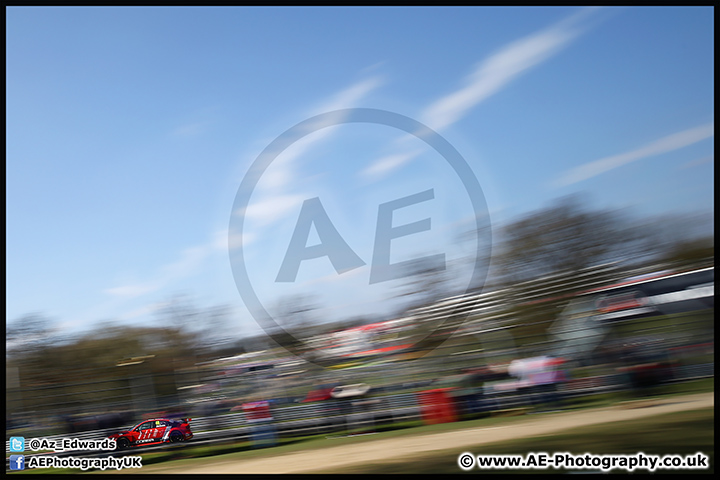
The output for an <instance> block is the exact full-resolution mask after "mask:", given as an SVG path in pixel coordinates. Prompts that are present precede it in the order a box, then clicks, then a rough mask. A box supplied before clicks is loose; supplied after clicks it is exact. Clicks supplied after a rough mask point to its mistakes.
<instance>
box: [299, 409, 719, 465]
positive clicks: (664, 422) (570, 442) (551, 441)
mask: <svg viewBox="0 0 720 480" xmlns="http://www.w3.org/2000/svg"><path fill="white" fill-rule="evenodd" d="M714 419H715V411H714V409H712V408H707V409H700V410H691V411H686V412H679V413H672V414H665V415H658V416H654V417H648V418H643V419H638V420H633V421H628V422H613V423H607V424H603V425H596V426H592V427H583V428H577V429H572V430H568V431H567V432H564V433H562V434H556V435H543V436H538V437H528V438H523V439H518V440H512V441H506V442H501V443H496V444H493V445H479V446H477V447H475V448H472V447H471V448H463V449H462V451H460V450H458V449H453V450H447V451H444V452H439V453H433V454H431V455H424V456H423V457H422V458H420V459H418V458H413V459H405V460H397V461H392V462H383V463H376V464H365V465H357V466H350V467H343V468H342V470H341V471H338V470H322V469H319V470H318V471H317V472H313V473H353V474H365V475H373V474H410V475H413V474H428V473H432V474H450V473H470V474H474V475H478V474H481V473H482V474H487V473H506V474H517V473H546V474H547V473H551V474H559V473H570V472H578V473H583V472H584V473H590V472H591V470H579V469H576V470H565V469H560V470H555V469H542V470H533V469H530V470H519V469H515V470H511V469H506V470H480V469H478V468H474V469H471V470H469V471H467V472H465V471H463V470H461V469H460V468H459V467H458V464H457V459H458V456H459V455H460V454H461V453H463V452H470V453H472V454H475V455H478V454H482V455H501V454H504V455H517V454H520V455H524V454H527V453H530V452H534V453H539V452H546V453H548V454H553V453H556V452H569V453H571V454H574V455H582V454H585V453H592V454H595V455H602V454H620V453H624V454H635V453H638V452H643V453H645V454H653V455H667V454H680V455H693V454H695V453H697V452H702V453H704V454H705V455H707V456H708V457H709V467H710V468H708V469H707V470H705V469H703V470H656V472H658V473H680V474H682V475H685V474H688V473H703V474H708V473H713V472H714V465H715V459H714V451H715V438H714ZM610 473H625V471H624V470H611V471H610ZM634 473H649V471H648V470H639V469H638V470H635V471H634Z"/></svg>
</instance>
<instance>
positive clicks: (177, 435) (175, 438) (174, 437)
mask: <svg viewBox="0 0 720 480" xmlns="http://www.w3.org/2000/svg"><path fill="white" fill-rule="evenodd" d="M170 441H171V442H172V443H178V442H182V441H183V436H182V434H180V433H178V432H173V433H171V434H170Z"/></svg>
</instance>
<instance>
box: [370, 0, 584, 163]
mask: <svg viewBox="0 0 720 480" xmlns="http://www.w3.org/2000/svg"><path fill="white" fill-rule="evenodd" d="M594 11H595V9H594V8H588V9H583V10H581V11H580V12H578V13H576V14H573V15H571V16H570V17H567V18H565V19H563V20H561V21H560V22H558V23H556V24H554V25H552V26H550V27H548V28H546V29H545V30H542V31H540V32H538V33H535V34H532V35H530V36H527V37H525V38H522V39H520V40H517V41H515V42H513V43H511V44H509V45H506V46H505V47H503V48H501V49H500V50H499V51H497V52H496V53H495V54H493V55H491V56H490V57H488V58H487V59H485V60H484V61H482V62H481V63H480V64H479V65H478V66H477V68H476V69H475V70H474V71H473V72H472V73H470V74H469V75H468V76H467V77H465V81H464V83H465V85H464V86H463V87H461V88H459V89H458V90H456V91H454V92H452V93H450V94H448V95H445V96H444V97H442V98H440V99H439V100H437V101H435V102H434V103H432V104H431V105H430V106H429V107H427V108H426V109H425V110H424V111H423V112H422V114H421V116H420V117H421V121H422V122H423V123H424V124H425V125H427V126H428V127H430V128H432V129H433V130H436V131H437V130H442V129H443V128H447V127H449V126H450V125H452V124H454V123H455V122H457V121H458V120H460V119H461V118H462V117H463V116H464V115H466V114H467V112H468V111H469V110H470V109H472V108H473V107H475V106H477V105H478V104H479V103H481V102H482V101H483V100H485V99H487V98H488V97H490V96H492V95H493V94H495V93H497V92H498V91H500V90H501V89H502V88H504V87H505V86H506V85H508V84H509V83H510V82H511V81H513V80H514V79H516V78H517V77H519V76H520V75H521V74H523V73H525V72H526V71H528V70H529V69H531V68H532V67H535V66H538V65H540V64H541V63H543V62H544V61H546V60H548V59H550V58H551V57H552V56H553V55H555V54H557V53H558V52H559V51H560V50H562V49H563V48H564V47H566V46H567V45H569V44H570V43H571V42H572V40H574V39H575V38H576V37H578V36H579V35H580V34H581V33H583V31H584V28H580V26H579V24H580V22H581V21H582V20H584V19H585V18H586V17H587V16H588V15H591V14H592V13H593V12H594ZM421 133H422V132H417V134H421ZM409 138H411V137H409V136H405V137H403V139H402V141H400V142H398V145H399V147H398V148H402V147H401V146H402V145H404V143H403V142H406V141H407V140H408V139H409ZM418 154H419V152H413V153H404V154H394V155H389V156H386V157H383V158H381V159H379V160H378V161H376V162H375V163H373V164H372V165H371V166H370V167H368V168H367V169H365V170H364V171H363V172H362V174H363V175H366V176H367V175H373V176H375V177H378V176H380V175H383V174H387V173H389V172H391V171H392V170H394V169H396V168H398V167H400V166H402V165H405V164H407V163H409V162H410V161H412V159H413V158H415V157H416V156H417V155H418Z"/></svg>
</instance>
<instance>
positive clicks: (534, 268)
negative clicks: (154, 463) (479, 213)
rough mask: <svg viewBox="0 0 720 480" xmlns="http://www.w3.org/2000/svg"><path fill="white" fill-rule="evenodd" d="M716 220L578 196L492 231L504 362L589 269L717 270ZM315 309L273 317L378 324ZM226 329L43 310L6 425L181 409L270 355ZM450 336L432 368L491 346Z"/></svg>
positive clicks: (543, 326) (412, 299)
mask: <svg viewBox="0 0 720 480" xmlns="http://www.w3.org/2000/svg"><path fill="white" fill-rule="evenodd" d="M712 221H713V220H712V218H711V219H708V218H707V217H703V216H699V215H675V216H668V215H665V216H662V217H655V218H646V219H642V220H640V219H637V218H634V217H633V216H632V215H630V213H629V212H627V211H618V210H608V209H592V208H589V207H588V206H587V204H586V203H585V202H583V200H582V199H581V198H579V197H566V198H563V199H560V200H558V201H557V202H555V203H554V204H552V205H550V206H549V207H545V208H541V209H539V210H538V211H536V212H533V213H531V214H529V215H526V216H523V217H522V218H520V219H518V220H515V221H513V222H510V223H509V224H507V225H505V226H503V227H501V228H499V229H497V231H498V233H499V235H497V239H498V240H497V241H498V244H497V246H496V247H495V252H497V253H496V256H495V258H493V269H494V270H495V274H494V275H493V276H492V277H491V278H490V286H489V288H486V291H488V290H492V289H493V288H495V289H501V288H503V289H505V290H506V291H507V294H506V297H505V301H504V305H503V307H502V308H503V309H504V311H505V313H504V315H505V320H503V322H504V323H503V325H504V326H505V327H508V328H510V329H511V330H508V332H510V333H507V334H502V335H501V334H500V333H493V334H492V335H494V336H498V335H501V336H502V338H503V340H502V343H503V349H505V348H506V349H508V351H507V355H513V354H516V353H517V351H516V350H515V349H516V348H519V347H523V346H526V345H532V344H535V343H542V342H545V341H546V340H547V339H548V338H547V328H548V326H549V325H550V324H551V323H552V322H553V321H554V320H555V319H556V318H557V317H558V315H559V313H560V312H561V311H562V309H563V308H564V307H565V305H566V304H567V301H568V298H569V296H570V295H572V294H573V293H575V292H577V291H578V289H581V288H585V287H584V286H586V285H587V283H583V282H580V281H577V282H576V281H573V279H574V278H576V277H579V276H580V275H581V273H582V272H583V271H585V270H584V269H587V268H588V267H594V266H597V265H600V264H608V263H610V264H612V265H615V267H614V269H611V270H608V272H607V273H603V275H604V276H603V277H602V278H601V280H602V281H605V282H607V283H610V282H612V281H616V280H617V279H618V277H616V276H614V275H620V274H621V273H624V272H627V271H628V269H630V268H639V269H642V268H646V269H648V270H650V269H654V270H655V271H656V270H658V269H674V270H689V269H692V268H697V267H705V266H711V265H714V237H713V233H712ZM413 268H414V269H415V270H416V275H415V276H413V277H412V278H411V279H410V281H409V282H408V283H407V285H406V288H405V290H403V291H402V292H399V295H400V296H404V297H405V298H406V299H407V300H408V303H410V304H411V305H412V306H415V307H418V306H421V305H423V304H424V305H429V304H431V303H432V301H435V300H437V299H438V298H439V297H440V296H445V295H450V294H452V293H453V292H448V291H447V279H446V278H445V275H446V272H444V271H442V270H439V269H437V268H434V267H433V266H432V265H425V264H422V263H419V264H417V265H413ZM598 275H599V274H598ZM598 278H600V277H598ZM537 292H541V293H539V294H538V293H537ZM455 293H458V292H455ZM313 302H314V299H312V298H290V299H281V300H279V302H278V305H277V311H276V312H274V315H277V318H278V319H279V322H280V323H281V324H282V325H283V327H286V328H287V329H288V330H289V331H290V332H291V333H296V332H298V331H301V332H303V334H304V336H310V335H313V334H317V333H320V331H321V330H325V331H331V330H333V329H340V328H347V327H348V326H357V325H359V324H362V323H370V322H373V321H378V320H381V319H368V318H355V317H352V316H350V317H348V318H345V319H334V322H330V321H329V320H332V319H323V320H324V323H323V326H322V328H318V326H317V325H315V324H314V323H313V321H312V320H314V314H313V310H314V309H316V307H317V306H316V305H315V304H314V303H313ZM350 315H352V312H351V313H350ZM382 320H384V319H382ZM441 320H447V321H446V322H445V324H444V325H443V328H444V329H445V330H446V331H447V332H448V333H452V332H453V331H454V330H455V329H456V328H457V327H458V326H460V325H461V324H462V323H463V322H464V321H465V316H464V315H455V316H453V315H450V316H448V317H447V318H446V319H441ZM669 321H670V320H669ZM672 321H673V322H674V321H675V319H672ZM232 322H233V319H232V311H231V309H230V308H229V307H227V306H224V305H217V306H210V307H197V306H196V305H194V304H193V302H192V301H191V300H190V299H189V298H188V297H183V296H177V297H175V298H172V299H171V300H170V301H169V302H168V303H167V306H166V307H165V308H163V309H162V310H160V311H159V312H158V314H157V321H156V322H153V324H151V325H145V326H140V327H137V326H128V325H122V324H120V323H117V322H106V323H105V324H101V325H99V326H98V327H97V328H95V329H94V330H93V331H91V332H89V333H87V334H85V335H83V336H80V337H68V336H63V335H62V334H60V333H59V332H58V331H57V327H56V325H55V321H54V320H53V319H52V318H51V317H49V316H47V315H45V314H43V313H29V314H27V315H24V316H22V317H20V318H17V319H9V320H8V322H7V329H6V349H7V351H6V363H7V371H6V373H7V378H8V383H7V387H8V390H11V391H12V393H10V394H8V402H7V409H6V416H9V415H10V413H11V411H13V410H16V411H17V410H18V409H19V410H21V411H23V412H33V411H53V410H57V409H58V408H60V407H61V408H62V409H64V410H65V411H66V412H79V411H83V410H88V409H90V408H92V407H93V406H97V407H98V408H101V409H105V410H108V409H112V408H121V407H122V406H128V405H130V404H132V403H133V399H134V398H136V397H138V396H145V395H154V396H156V397H158V398H160V399H168V401H170V400H173V399H174V400H177V398H178V389H179V388H181V387H183V386H187V385H190V384H192V383H193V382H194V381H195V382H196V381H197V379H198V376H197V365H198V364H202V363H203V362H207V361H210V360H213V359H216V358H221V357H226V356H231V355H238V354H241V353H245V352H249V351H253V350H259V349H265V348H267V347H268V346H274V342H270V341H268V340H267V339H264V338H244V339H243V338H241V337H240V335H238V334H237V333H236V332H237V329H236V327H235V326H234V325H233V323H232ZM668 325H669V326H668V328H672V326H673V325H674V324H673V325H671V324H670V323H668ZM435 326H436V325H431V324H430V323H422V322H419V323H418V327H417V328H418V331H417V332H414V333H415V334H416V335H419V336H421V337H424V336H426V335H430V334H431V333H432V334H438V335H442V334H443V333H444V332H437V331H435V330H434V328H435ZM631 327H632V326H631V325H629V326H628V328H631ZM423 329H424V330H423ZM433 332H434V333H433ZM275 333H277V336H278V338H279V339H280V340H283V342H284V343H286V344H287V345H294V346H295V348H296V349H297V350H298V351H302V350H303V348H306V345H304V344H303V342H302V341H299V340H298V339H297V338H296V337H295V336H293V335H292V334H291V333H286V332H284V331H279V330H278V331H277V332H275ZM281 335H286V336H287V337H288V338H280V336H281ZM492 335H491V336H492ZM505 337H509V338H511V339H510V340H507V339H506V338H505ZM451 338H452V340H451V341H450V342H449V343H447V344H445V345H444V346H442V347H441V348H438V349H437V350H436V351H435V352H433V355H431V360H432V359H437V358H440V357H443V356H444V357H445V358H449V360H442V362H443V363H446V362H447V363H448V365H449V366H452V368H454V366H455V365H458V368H459V366H460V365H461V364H462V362H463V361H467V360H474V359H475V358H476V356H474V355H464V353H465V352H466V351H468V350H477V349H482V348H479V347H483V343H485V344H488V345H489V344H495V345H497V342H498V340H497V339H494V340H491V339H490V336H487V335H480V336H477V335H474V334H473V335H472V336H464V337H458V338H454V337H451ZM493 338H494V337H493ZM486 340H487V341H486ZM415 353H418V354H422V353H425V352H421V351H419V352H415ZM452 354H457V355H456V356H454V357H453V356H452ZM450 357H452V358H450ZM466 359H467V360H466ZM433 361H434V360H433ZM149 379H152V380H151V381H150V380H149ZM93 382H95V384H94V385H89V384H91V383H93ZM98 382H104V383H103V384H102V385H99V384H98ZM151 389H152V390H151ZM8 418H9V417H8Z"/></svg>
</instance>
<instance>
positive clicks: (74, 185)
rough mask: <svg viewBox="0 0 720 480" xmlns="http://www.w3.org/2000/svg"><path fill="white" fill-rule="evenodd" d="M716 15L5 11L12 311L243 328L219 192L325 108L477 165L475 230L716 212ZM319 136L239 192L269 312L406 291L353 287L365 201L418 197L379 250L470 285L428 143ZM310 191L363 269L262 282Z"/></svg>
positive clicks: (443, 181) (458, 194) (452, 202)
mask: <svg viewBox="0 0 720 480" xmlns="http://www.w3.org/2000/svg"><path fill="white" fill-rule="evenodd" d="M713 14H714V10H713V9H712V8H711V7H688V8H679V7H674V8H614V7H613V8H594V9H581V8H565V7H553V8H549V7H539V8H527V7H512V8H499V7H493V8H67V7H65V8H38V7H35V8H18V7H13V8H8V9H6V18H7V20H6V29H7V34H6V39H7V47H6V57H7V60H6V69H7V74H6V83H7V87H6V105H7V106H6V123H7V127H6V136H7V144H6V158H7V160H6V173H7V185H6V188H7V193H6V199H7V208H6V213H7V220H6V226H7V236H6V239H7V250H6V255H7V270H6V279H7V287H6V295H7V307H6V318H7V321H8V322H10V321H12V320H14V319H16V318H18V317H20V316H22V315H24V314H27V313H32V312H40V313H43V314H45V315H47V316H49V317H51V318H53V319H54V320H55V322H56V325H57V326H58V328H59V329H60V331H62V332H73V331H80V330H82V329H87V328H91V327H92V326H93V325H95V324H97V322H99V321H115V322H120V323H126V324H141V323H147V322H149V321H152V319H153V318H155V317H154V316H155V314H156V313H155V312H157V310H158V309H159V308H162V306H163V305H165V304H166V303H167V302H168V301H169V300H170V299H171V298H172V297H173V296H174V295H177V294H186V295H189V296H190V297H191V298H192V301H193V302H194V303H195V304H196V305H197V306H199V307H206V306H211V305H216V304H227V305H230V306H231V307H232V309H233V315H234V317H233V318H234V323H233V325H234V326H236V328H237V331H235V332H232V334H233V335H234V334H237V335H246V334H255V333H258V332H260V330H259V327H258V326H257V324H256V323H255V321H254V320H253V319H252V317H251V315H250V313H249V312H248V309H247V308H246V306H245V304H244V302H243V300H242V299H241V298H240V295H239V294H238V291H237V288H236V285H235V282H234V279H233V270H232V268H231V263H230V258H229V255H228V225H229V224H230V222H231V218H233V215H237V214H238V212H236V211H234V202H235V195H236V193H237V191H238V187H239V185H240V182H241V181H242V179H243V177H244V176H245V174H246V173H247V172H248V171H249V169H250V166H251V165H252V164H253V162H254V161H255V159H256V158H257V157H258V155H260V153H261V152H262V151H263V149H264V148H265V147H267V146H268V145H269V144H270V143H271V142H272V141H273V140H274V139H275V138H276V137H278V136H279V135H281V134H282V133H283V132H285V131H286V130H288V129H290V128H291V127H293V126H294V125H296V124H298V123H300V122H302V121H304V120H306V119H307V118H309V117H311V116H313V115H318V114H321V113H324V112H328V111H332V110H337V109H344V108H355V107H357V108H374V109H381V110H387V111H390V112H395V113H398V114H401V115H404V116H407V117H410V118H412V119H414V120H416V121H418V122H422V123H424V124H425V125H427V126H429V127H430V128H432V129H434V130H435V131H436V132H437V133H438V134H440V135H442V137H443V138H445V139H446V140H447V141H448V142H450V144H452V145H453V146H454V148H456V149H457V151H458V152H460V154H461V155H462V156H463V157H464V159H465V161H466V162H467V164H468V165H469V166H470V168H471V169H472V171H473V172H474V174H475V176H476V177H477V179H478V181H479V183H480V185H481V187H482V191H483V193H484V198H485V200H486V203H487V211H488V212H489V219H490V222H491V223H492V225H493V226H497V225H501V224H502V223H503V222H506V221H509V220H511V219H513V218H515V217H516V216H517V215H520V214H523V213H526V212H529V211H532V210H535V209H538V208H541V207H543V206H546V205H548V204H549V202H551V201H552V200H554V199H557V198H559V197H562V196H564V195H568V194H573V193H582V194H583V195H585V196H586V197H587V198H588V199H590V201H591V203H592V206H594V207H597V208H628V209H629V211H631V212H633V213H634V214H637V215H640V216H643V215H655V214H661V213H683V212H694V211H703V212H713V208H714V207H713V194H714V182H713V171H714V153H713V152H714V150H713V143H714V111H713V105H714V95H713V91H714V73H713V71H714V61H713V59H714V50H713V48H714V47H713V45H714V21H713ZM322 127H323V128H321V129H318V131H316V132H314V133H312V134H310V135H308V136H307V137H305V138H304V140H303V141H302V142H298V143H297V144H295V145H293V148H294V149H295V150H293V148H291V149H288V150H286V151H284V152H283V153H282V154H281V155H279V156H278V157H277V160H276V161H274V162H273V163H272V165H271V167H270V168H268V170H267V171H266V172H265V174H264V175H263V176H262V178H261V180H260V182H259V183H258V188H257V189H256V190H255V192H254V193H253V197H252V201H251V204H250V205H249V206H248V211H247V217H246V222H245V229H244V230H243V239H242V240H243V242H244V243H243V249H244V253H245V258H246V259H247V265H246V266H247V269H248V273H249V277H250V278H251V281H253V282H254V284H253V285H254V287H255V289H256V290H257V293H258V297H260V300H261V301H262V302H263V303H264V304H265V305H268V307H267V308H268V309H271V305H274V303H275V302H277V299H278V298H282V297H283V296H285V295H292V294H309V295H315V296H320V297H323V298H324V301H325V300H326V301H327V302H328V303H333V305H332V306H329V307H328V310H324V311H323V312H322V314H323V315H325V318H333V319H334V318H336V317H338V316H343V315H345V314H346V312H354V313H358V314H361V313H367V314H372V313H373V312H374V311H375V310H374V307H371V306H372V305H376V304H377V305H379V304H380V303H382V300H383V299H385V300H387V298H389V297H391V296H392V294H393V292H397V289H398V288H401V287H402V286H401V285H400V284H399V283H398V282H396V283H398V284H393V282H388V283H385V284H380V285H376V286H375V287H377V288H373V287H372V286H369V285H368V281H367V274H368V269H369V268H370V267H369V266H370V263H371V259H372V255H373V239H374V236H375V230H376V222H377V212H378V205H379V204H382V203H387V202H391V201H393V200H395V199H398V198H401V197H405V196H409V195H412V194H414V193H417V192H420V191H425V190H428V189H432V190H433V192H434V193H435V197H434V198H433V200H432V201H426V202H423V203H422V204H417V205H414V206H412V207H407V208H404V209H399V210H397V211H396V212H395V215H396V217H394V222H398V223H394V225H402V224H410V223H412V222H415V221H420V220H423V219H424V218H430V219H431V221H432V228H431V229H429V230H427V231H422V232H419V233H416V234H415V235H416V236H415V237H412V236H406V237H404V238H396V239H394V240H392V245H393V247H392V252H393V253H392V255H391V256H392V259H391V261H392V262H393V263H394V262H398V261H404V260H410V259H412V258H416V257H418V256H427V255H434V254H438V253H439V252H441V251H445V252H446V260H447V265H448V272H450V271H451V268H450V267H451V266H457V268H459V270H458V276H457V278H461V277H462V278H465V277H463V275H465V276H467V275H469V273H468V270H467V268H466V263H464V262H463V261H462V260H463V258H465V256H466V255H467V253H468V252H467V251H466V250H464V249H465V248H466V246H462V245H459V244H458V243H457V242H455V240H454V239H455V238H456V234H457V233H458V231H459V230H461V229H462V225H464V224H466V223H467V222H468V219H472V211H471V208H470V205H469V202H468V199H467V195H466V194H465V193H464V192H463V190H462V184H461V182H460V180H459V179H458V178H457V175H455V174H454V173H453V172H452V170H451V169H449V168H448V165H447V164H446V163H444V162H443V160H442V158H441V156H439V155H438V154H437V152H435V151H433V150H432V149H431V148H428V145H427V144H426V143H424V142H423V140H422V139H421V138H417V137H411V136H409V135H407V134H404V133H403V132H401V131H399V130H397V129H393V128H388V127H386V126H381V125H355V126H352V125H349V124H344V125H335V126H322ZM313 197H318V198H320V200H321V201H322V205H323V206H324V208H325V210H326V212H327V215H328V217H329V218H331V219H332V222H333V224H334V226H335V227H336V228H337V230H338V232H339V233H340V234H341V235H342V237H343V238H344V239H345V240H346V241H347V243H348V245H349V246H350V247H351V248H352V249H353V251H355V252H356V253H357V255H358V256H359V257H360V258H362V260H363V262H364V263H365V264H366V265H365V266H364V267H362V268H357V269H355V270H352V271H351V272H347V273H343V275H338V273H337V272H336V271H334V269H333V268H332V266H331V265H330V263H329V262H328V261H327V260H328V258H327V257H325V258H324V259H323V258H318V259H314V260H306V261H304V262H303V263H302V264H301V267H300V270H299V272H298V281H297V282H295V283H292V284H289V283H284V284H278V283H277V282H274V277H275V275H276V274H277V271H278V267H279V265H280V263H281V262H282V260H283V256H284V252H285V251H286V249H287V245H288V244H289V239H290V236H291V234H292V231H293V228H294V227H295V225H296V222H297V220H298V215H299V212H300V209H301V208H302V205H303V202H304V201H305V200H307V199H309V198H313ZM413 209H414V210H413ZM253 215H254V216H253ZM313 235H315V233H311V236H310V238H309V239H308V243H307V245H308V246H310V245H312V244H315V243H318V238H317V237H313ZM229 240H230V247H231V248H233V242H234V241H236V240H237V239H236V238H234V237H232V236H231V237H230V239H229ZM320 240H322V239H320ZM453 268H454V267H453ZM353 272H354V273H353ZM453 274H454V272H453ZM462 281H466V280H460V282H461V283H462Z"/></svg>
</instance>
